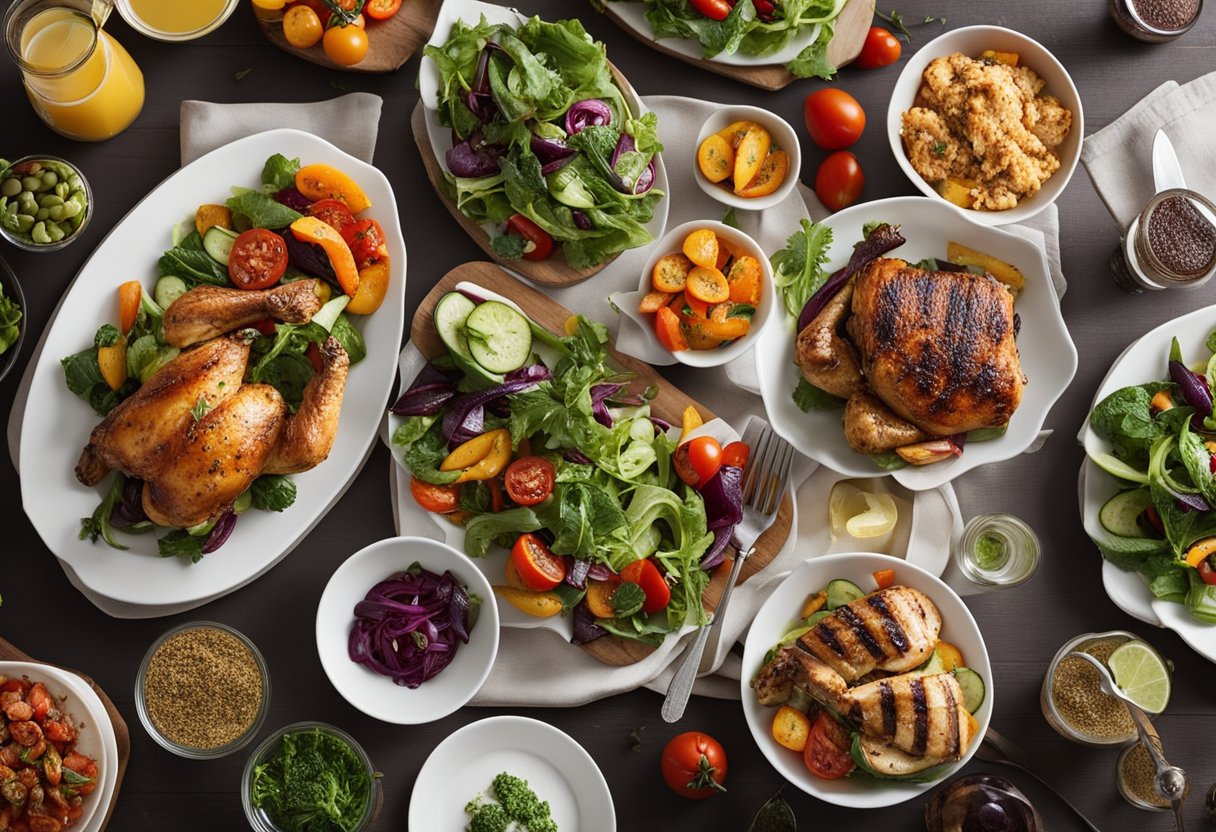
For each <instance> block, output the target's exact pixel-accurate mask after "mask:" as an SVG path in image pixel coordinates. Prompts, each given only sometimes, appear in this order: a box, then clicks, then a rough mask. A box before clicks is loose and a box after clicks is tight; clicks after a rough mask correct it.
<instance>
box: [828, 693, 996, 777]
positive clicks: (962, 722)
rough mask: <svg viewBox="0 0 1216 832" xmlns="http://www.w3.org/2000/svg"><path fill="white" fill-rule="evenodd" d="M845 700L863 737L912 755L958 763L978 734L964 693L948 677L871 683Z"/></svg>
mask: <svg viewBox="0 0 1216 832" xmlns="http://www.w3.org/2000/svg"><path fill="white" fill-rule="evenodd" d="M845 700H846V702H847V705H846V707H845V708H843V709H842V711H843V713H845V714H846V715H847V716H848V717H849V719H850V720H851V721H852V722H853V723H854V724H856V725H857V726H858V727H860V728H861V730H862V732H863V733H865V734H866V735H868V736H870V737H874V738H876V739H881V740H883V741H885V742H887V743H890V744H891V745H892V746H894V747H895V748H897V749H899V750H900V751H903V752H905V753H906V754H910V755H912V756H913V757H930V758H933V759H936V760H957V759H958V758H959V757H960V756H962V753H963V751H965V750H966V749H967V748H968V747H969V746H970V744H971V738H972V736H973V735H974V722H973V720H972V719H971V715H970V714H968V713H967V709H966V708H964V707H963V692H962V689H961V688H959V685H958V681H957V680H955V678H954V676H953V675H952V674H949V673H937V674H933V675H929V676H914V675H911V674H908V675H904V676H894V677H892V678H890V679H879V680H877V681H874V682H867V683H866V684H864V685H858V686H857V687H855V688H851V689H850V690H849V691H848V692H847V693H846V694H845Z"/></svg>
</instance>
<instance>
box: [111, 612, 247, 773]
mask: <svg viewBox="0 0 1216 832" xmlns="http://www.w3.org/2000/svg"><path fill="white" fill-rule="evenodd" d="M269 705H270V673H269V671H268V670H267V668H266V662H265V660H264V659H263V658H262V654H261V653H259V652H258V649H257V647H255V646H254V644H253V642H252V641H250V640H249V639H248V638H246V637H245V636H244V635H242V634H241V633H239V632H237V631H236V630H234V629H233V628H231V627H229V626H227V625H225V624H217V623H215V622H211V621H193V622H190V623H188V624H182V625H180V626H178V627H174V628H173V629H171V630H169V631H168V632H167V633H165V634H164V635H163V636H161V637H160V638H159V639H157V640H156V641H155V642H154V643H153V644H152V646H151V647H150V648H149V649H148V653H147V655H146V656H144V660H143V663H142V664H141V665H140V666H139V675H138V676H137V677H136V679H135V708H136V710H137V711H138V713H139V721H140V722H142V723H143V726H144V729H145V730H147V732H148V734H150V735H151V737H152V739H154V740H156V741H157V742H158V743H160V745H162V746H163V747H164V748H166V749H168V750H169V751H172V752H173V753H174V754H177V755H179V756H181V757H189V758H192V759H200V760H206V759H214V758H216V757H223V756H225V755H227V754H231V753H232V752H233V751H236V750H238V749H240V748H243V747H244V746H245V745H246V744H248V743H249V741H250V740H252V739H253V738H254V736H256V735H257V732H258V729H259V728H260V727H261V725H262V721H263V720H264V719H265V718H266V712H267V710H268V708H269Z"/></svg>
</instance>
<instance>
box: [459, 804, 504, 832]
mask: <svg viewBox="0 0 1216 832" xmlns="http://www.w3.org/2000/svg"><path fill="white" fill-rule="evenodd" d="M464 810H465V812H467V813H468V815H469V818H470V820H469V825H468V826H466V827H465V832H507V828H508V827H509V826H510V825H511V819H510V818H508V817H507V813H506V812H504V811H503V808H502V806H499V805H498V804H497V803H484V802H482V800H481V798H480V797H478V798H477V799H476V800H471V801H469V805H468V806H465V807H464Z"/></svg>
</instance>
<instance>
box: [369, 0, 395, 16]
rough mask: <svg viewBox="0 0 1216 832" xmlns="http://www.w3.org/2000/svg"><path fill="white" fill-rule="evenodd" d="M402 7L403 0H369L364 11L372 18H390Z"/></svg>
mask: <svg viewBox="0 0 1216 832" xmlns="http://www.w3.org/2000/svg"><path fill="white" fill-rule="evenodd" d="M400 8H401V0H367V5H365V6H364V7H363V13H364V14H366V15H367V16H368V17H370V18H371V19H372V20H388V19H389V18H390V17H392V16H393V15H395V14H396V13H397V11H398V9H400Z"/></svg>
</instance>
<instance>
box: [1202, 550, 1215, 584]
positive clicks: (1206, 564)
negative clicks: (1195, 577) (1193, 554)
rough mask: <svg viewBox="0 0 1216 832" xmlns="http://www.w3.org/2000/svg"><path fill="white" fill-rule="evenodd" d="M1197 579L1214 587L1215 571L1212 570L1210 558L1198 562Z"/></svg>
mask: <svg viewBox="0 0 1216 832" xmlns="http://www.w3.org/2000/svg"><path fill="white" fill-rule="evenodd" d="M1199 577H1200V578H1202V579H1203V582H1204V583H1205V584H1208V585H1216V569H1213V568H1212V559H1211V558H1210V557H1208V558H1204V559H1203V560H1201V561H1199Z"/></svg>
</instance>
